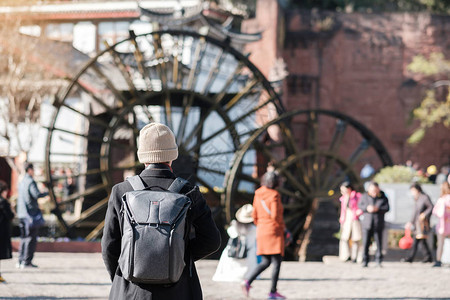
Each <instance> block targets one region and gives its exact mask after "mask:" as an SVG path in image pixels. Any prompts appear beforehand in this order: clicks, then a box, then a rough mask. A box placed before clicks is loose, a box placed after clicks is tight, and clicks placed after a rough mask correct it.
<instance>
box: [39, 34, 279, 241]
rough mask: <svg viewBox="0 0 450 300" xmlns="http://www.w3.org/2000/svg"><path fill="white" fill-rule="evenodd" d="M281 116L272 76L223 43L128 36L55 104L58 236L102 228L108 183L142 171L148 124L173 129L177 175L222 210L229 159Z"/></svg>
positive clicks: (52, 160)
mask: <svg viewBox="0 0 450 300" xmlns="http://www.w3.org/2000/svg"><path fill="white" fill-rule="evenodd" d="M282 112H283V109H282V106H281V103H280V101H279V99H278V96H277V94H276V93H275V92H274V91H273V89H272V88H271V86H270V84H269V82H268V81H267V80H266V79H265V78H264V76H263V75H262V74H261V73H260V72H259V71H258V69H257V68H256V67H255V66H254V65H253V64H252V63H251V62H250V61H249V60H248V59H247V57H245V56H244V55H243V54H241V53H240V52H239V51H237V50H235V49H234V48H233V47H232V46H231V45H230V43H229V41H228V40H224V41H220V40H217V39H214V38H212V37H209V36H207V35H202V34H199V33H195V32H190V31H181V30H166V31H156V32H151V33H148V34H144V35H139V36H136V35H134V33H133V32H131V33H130V37H129V38H128V39H127V40H124V41H122V42H119V43H117V44H115V45H112V46H107V48H106V49H105V50H104V51H102V52H101V53H99V54H98V55H96V56H95V57H93V58H92V59H91V60H90V62H89V63H88V64H86V65H85V66H84V68H83V69H82V70H81V71H80V72H79V73H78V74H77V75H76V76H74V78H73V79H72V82H71V84H70V86H69V87H68V88H67V90H65V91H64V93H63V94H62V95H60V97H59V98H58V99H56V101H55V103H54V113H53V118H52V122H51V124H50V125H49V126H48V131H49V133H48V139H47V147H46V174H47V181H48V183H49V187H50V195H51V198H52V199H53V201H54V204H55V206H56V208H55V210H54V212H55V214H56V215H57V216H58V220H59V223H60V224H61V228H62V231H61V234H65V235H72V236H87V238H88V239H92V238H95V237H96V236H98V235H99V234H100V233H101V228H102V227H103V219H104V214H105V210H106V206H107V202H108V198H109V193H110V190H111V187H112V185H114V184H115V183H117V182H120V181H122V180H123V179H124V177H126V176H129V175H131V174H132V173H137V172H139V171H140V170H142V167H143V166H142V165H141V164H140V163H138V160H137V156H136V151H137V137H138V133H139V130H140V129H141V128H142V127H143V126H145V124H147V123H149V122H152V121H159V122H162V123H165V124H167V125H168V126H169V127H170V128H172V129H173V131H174V133H175V135H176V138H177V143H178V145H179V153H180V155H179V159H178V160H177V161H176V162H175V164H174V171H175V173H176V174H177V175H178V176H182V177H185V178H186V179H188V180H190V181H192V182H194V183H196V184H199V185H201V186H203V187H204V191H205V192H207V196H208V201H209V202H210V204H211V206H213V207H216V208H215V212H216V213H217V214H219V213H220V211H221V208H222V207H223V206H222V205H221V204H220V193H221V188H222V186H223V181H224V176H225V173H226V170H228V169H229V167H230V162H231V159H232V157H233V155H234V154H235V152H236V151H237V150H238V149H240V148H241V146H242V144H243V143H244V142H245V141H247V140H248V138H249V137H250V135H252V134H253V133H254V132H255V130H257V129H258V128H259V126H260V125H259V124H261V119H262V118H266V117H267V116H268V115H275V116H276V115H277V114H279V113H282ZM61 166H64V168H62V167H61ZM192 174H193V175H192ZM191 175H192V176H191ZM67 187H70V188H67Z"/></svg>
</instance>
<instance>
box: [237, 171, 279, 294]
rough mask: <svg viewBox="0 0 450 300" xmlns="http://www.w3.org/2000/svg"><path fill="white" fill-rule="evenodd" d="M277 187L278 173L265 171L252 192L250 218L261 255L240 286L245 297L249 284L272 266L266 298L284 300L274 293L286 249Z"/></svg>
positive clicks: (257, 250)
mask: <svg viewBox="0 0 450 300" xmlns="http://www.w3.org/2000/svg"><path fill="white" fill-rule="evenodd" d="M279 184H280V178H279V176H278V174H277V173H275V172H267V173H265V174H264V175H263V177H262V179H261V187H260V188H259V189H257V190H256V191H255V197H254V199H253V214H252V216H253V220H254V223H255V225H256V254H257V255H261V256H262V261H261V263H260V264H259V265H258V266H257V267H256V268H255V270H254V271H253V272H252V273H251V274H249V275H248V277H247V278H246V280H244V282H243V283H242V289H243V291H244V294H245V295H246V296H247V297H248V296H249V291H250V288H251V284H252V282H253V281H254V280H255V279H256V277H258V275H259V274H261V273H262V272H263V271H264V270H265V269H267V268H268V267H269V266H270V264H271V263H272V264H273V270H272V285H271V289H270V293H269V295H268V299H286V297H284V296H283V295H281V294H280V293H278V291H277V283H278V277H279V274H280V267H281V261H282V260H283V256H284V246H285V240H284V232H285V224H284V220H283V205H282V204H281V196H280V193H279V192H278V191H277V190H276V188H277V187H278V185H279Z"/></svg>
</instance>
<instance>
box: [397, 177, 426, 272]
mask: <svg viewBox="0 0 450 300" xmlns="http://www.w3.org/2000/svg"><path fill="white" fill-rule="evenodd" d="M409 190H410V192H411V195H412V196H413V199H414V202H415V203H414V213H413V216H412V218H411V221H410V222H408V223H406V225H405V228H406V229H410V230H411V229H412V227H414V242H413V246H412V250H411V253H410V254H409V256H408V257H407V258H405V259H402V261H403V262H409V263H412V262H413V261H414V257H415V256H416V253H417V248H418V246H419V244H422V246H423V249H424V250H425V253H424V255H425V258H424V259H423V261H422V262H432V261H433V256H432V254H431V251H430V247H428V243H427V237H428V233H429V232H430V217H431V213H432V211H433V203H432V202H431V200H430V197H429V196H428V195H427V194H425V193H424V192H423V190H422V187H421V186H420V184H418V183H414V184H413V185H411V187H410V189H409Z"/></svg>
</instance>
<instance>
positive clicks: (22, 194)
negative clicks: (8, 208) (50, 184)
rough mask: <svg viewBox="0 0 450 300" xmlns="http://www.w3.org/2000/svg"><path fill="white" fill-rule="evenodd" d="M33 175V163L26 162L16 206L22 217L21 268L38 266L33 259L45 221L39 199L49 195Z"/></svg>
mask: <svg viewBox="0 0 450 300" xmlns="http://www.w3.org/2000/svg"><path fill="white" fill-rule="evenodd" d="M33 176H34V166H33V164H31V163H26V164H25V176H24V178H23V179H22V181H21V182H20V184H19V194H18V197H17V208H16V209H17V217H18V218H19V219H20V248H19V262H18V265H17V266H18V267H19V268H21V269H23V268H37V266H36V265H35V264H33V263H32V261H33V257H34V252H35V251H36V244H37V235H38V230H39V227H40V226H42V222H43V218H42V212H41V210H40V209H39V205H38V199H39V198H42V197H45V196H47V195H48V193H42V192H40V191H39V189H38V187H37V184H36V181H34V178H33ZM38 220H41V221H38Z"/></svg>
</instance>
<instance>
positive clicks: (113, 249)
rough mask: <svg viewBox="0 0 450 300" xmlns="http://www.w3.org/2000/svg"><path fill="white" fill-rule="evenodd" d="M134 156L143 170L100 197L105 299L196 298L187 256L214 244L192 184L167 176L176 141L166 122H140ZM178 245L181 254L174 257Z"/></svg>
mask: <svg viewBox="0 0 450 300" xmlns="http://www.w3.org/2000/svg"><path fill="white" fill-rule="evenodd" d="M137 156H138V159H139V162H141V163H143V164H144V165H145V169H144V170H143V171H142V172H141V173H140V174H139V177H135V176H133V177H131V178H128V179H127V180H125V181H124V182H121V183H118V184H116V185H115V186H113V188H112V191H111V196H110V199H109V201H108V209H107V212H106V218H105V227H104V230H103V237H102V256H103V260H104V263H105V265H106V269H107V270H108V273H109V275H110V277H111V280H112V287H111V291H110V295H109V299H152V300H172V299H173V300H175V299H176V300H179V299H188V300H191V299H192V300H201V299H203V295H202V290H201V286H200V281H199V278H198V275H197V271H196V268H195V264H194V261H197V260H199V259H201V258H204V257H206V256H208V255H210V254H212V253H214V252H216V251H217V250H218V248H219V247H220V243H221V238H220V233H219V230H218V229H217V226H216V225H215V223H214V220H213V219H212V216H211V210H210V209H209V207H208V205H207V204H206V201H205V199H204V198H203V196H202V194H201V193H200V191H199V188H198V187H197V186H193V185H191V184H189V183H188V182H187V181H185V180H183V179H180V178H176V176H175V175H174V173H173V171H172V168H171V165H172V162H173V161H174V160H175V159H177V157H178V146H177V144H176V141H175V136H174V134H173V133H172V131H171V130H170V128H169V127H167V126H165V125H163V124H160V123H150V124H148V125H146V126H145V127H144V128H142V129H141V131H140V135H139V145H138V152H137ZM139 185H142V186H139ZM144 187H145V189H144V190H143V188H144ZM155 212H156V213H155ZM166 216H167V217H166ZM166 238H167V240H165V239H166ZM174 245H175V246H174ZM172 246H174V247H172ZM165 247H166V248H165ZM180 249H181V251H184V253H182V254H184V255H181V257H182V258H181V259H180V255H178V256H177V255H174V253H177V252H179V251H180ZM155 253H162V254H160V255H159V256H157V255H156V254H155ZM183 256H184V257H183ZM152 257H153V258H152ZM154 257H158V258H159V259H154ZM180 260H181V261H180ZM168 262H169V263H168ZM167 264H168V265H169V269H170V270H166V268H167ZM175 269H179V270H181V271H180V272H177V271H176V270H175ZM174 270H175V271H174ZM166 271H167V272H166ZM178 273H179V274H178ZM167 274H169V275H168V276H166V275H167ZM174 274H175V275H174Z"/></svg>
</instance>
